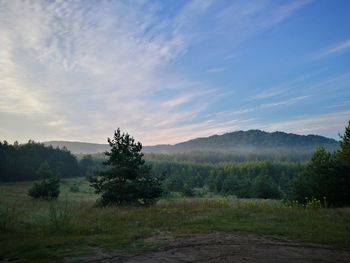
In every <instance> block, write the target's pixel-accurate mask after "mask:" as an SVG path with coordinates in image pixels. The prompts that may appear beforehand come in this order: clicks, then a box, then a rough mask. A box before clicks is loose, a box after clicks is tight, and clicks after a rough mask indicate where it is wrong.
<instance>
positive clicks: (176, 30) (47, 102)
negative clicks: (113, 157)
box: [0, 0, 350, 145]
mask: <svg viewBox="0 0 350 263" xmlns="http://www.w3.org/2000/svg"><path fill="white" fill-rule="evenodd" d="M349 10H350V1H347V0H343V1H341V0H332V1H329V0H317V1H316V0H315V1H311V0H309V1H308V0H300V1H297V0H296V1H275V0H274V1H268V0H256V1H245V0H238V1H235V0H227V1H220V0H215V1H214V0H213V1H210V0H208V1H207V0H200V1H196V0H194V1H190V0H175V1H166V0H163V1H154V0H152V1H144V0H138V1H136V0H135V1H127V0H125V1H117V0H115V1H103V0H101V1H97V0H96V1H89V0H84V1H83V0H82V1H68V0H67V1H51V0H50V1H49V0H47V1H41V0H33V1H18V0H0V140H7V141H9V142H13V141H15V140H18V141H19V142H26V141H28V140H29V139H33V140H35V141H48V140H70V141H85V142H96V143H105V142H106V138H107V137H111V136H113V131H114V130H116V129H117V128H118V127H120V128H121V130H122V131H124V132H128V133H130V134H131V135H132V136H133V137H135V139H137V140H139V141H141V142H142V143H143V144H144V145H154V144H168V143H170V144H173V143H177V142H181V141H185V140H188V139H192V138H197V137H205V136H210V135H214V134H223V133H226V132H231V131H237V130H249V129H262V130H265V131H285V132H293V133H298V134H320V135H323V136H327V137H332V138H335V139H339V136H338V134H339V133H342V132H343V131H344V127H345V126H346V124H347V122H348V120H350V16H349Z"/></svg>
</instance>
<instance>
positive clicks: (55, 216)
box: [49, 201, 73, 231]
mask: <svg viewBox="0 0 350 263" xmlns="http://www.w3.org/2000/svg"><path fill="white" fill-rule="evenodd" d="M72 215H73V210H72V208H71V207H70V205H69V204H68V202H67V201H65V202H64V203H59V202H57V201H52V202H50V206H49V219H50V225H51V227H52V229H53V230H55V231H64V230H67V229H69V225H70V223H71V221H72Z"/></svg>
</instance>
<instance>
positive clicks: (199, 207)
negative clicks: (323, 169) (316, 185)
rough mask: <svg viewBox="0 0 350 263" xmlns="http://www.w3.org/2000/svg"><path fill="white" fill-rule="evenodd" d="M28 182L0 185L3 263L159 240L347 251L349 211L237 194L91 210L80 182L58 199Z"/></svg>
mask: <svg viewBox="0 0 350 263" xmlns="http://www.w3.org/2000/svg"><path fill="white" fill-rule="evenodd" d="M32 184H33V182H16V183H1V184H0V260H3V259H6V260H17V261H20V262H28V261H29V262H46V261H51V260H60V259H62V258H65V257H72V256H79V255H84V254H89V253H91V251H92V250H93V249H96V248H98V249H102V250H106V251H116V250H120V251H141V250H157V249H159V248H161V247H162V246H163V245H164V244H163V243H162V242H159V241H154V240H153V241H150V240H152V239H148V238H149V237H154V236H158V235H163V234H166V235H172V236H179V235H186V234H200V233H203V234H204V233H205V234H207V233H213V232H219V233H220V232H223V233H237V232H239V233H254V234H257V235H264V236H282V237H286V238H289V239H292V240H297V241H307V242H313V243H319V244H327V245H332V246H335V247H338V248H345V249H349V248H350V224H349V222H350V208H321V206H320V205H319V203H317V202H311V203H310V204H309V206H307V207H304V206H300V205H298V204H296V203H284V202H282V201H275V200H262V199H238V198H235V197H234V196H226V197H221V196H215V195H212V196H210V197H203V198H183V197H173V198H165V199H161V200H159V201H158V202H157V203H156V204H155V205H153V206H151V207H135V206H111V207H105V208H100V207H98V206H96V199H97V198H98V197H97V196H96V195H95V194H94V193H93V190H92V189H91V188H90V187H89V185H88V183H87V182H86V181H85V180H84V178H75V179H65V180H62V182H61V194H60V197H59V198H58V200H57V201H40V200H32V199H30V198H29V197H28V196H27V191H28V188H29V187H30V186H31V185H32Z"/></svg>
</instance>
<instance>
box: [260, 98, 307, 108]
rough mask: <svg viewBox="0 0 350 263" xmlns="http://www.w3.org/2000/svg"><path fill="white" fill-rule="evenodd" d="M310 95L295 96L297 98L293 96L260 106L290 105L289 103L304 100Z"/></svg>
mask: <svg viewBox="0 0 350 263" xmlns="http://www.w3.org/2000/svg"><path fill="white" fill-rule="evenodd" d="M308 97H309V96H299V97H295V98H291V99H287V100H282V101H278V102H271V103H265V104H262V105H261V106H260V108H262V109H267V108H274V107H281V106H289V105H292V104H295V103H298V102H299V101H302V100H304V99H306V98H308Z"/></svg>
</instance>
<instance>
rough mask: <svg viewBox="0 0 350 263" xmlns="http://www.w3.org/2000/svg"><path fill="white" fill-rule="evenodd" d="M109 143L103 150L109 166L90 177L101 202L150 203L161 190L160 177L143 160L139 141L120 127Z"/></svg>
mask: <svg viewBox="0 0 350 263" xmlns="http://www.w3.org/2000/svg"><path fill="white" fill-rule="evenodd" d="M108 143H109V145H110V147H111V150H110V152H106V153H105V154H106V155H107V156H108V160H107V161H106V162H105V163H104V164H105V165H106V166H107V167H108V169H106V170H105V171H102V172H100V173H98V174H97V175H95V176H91V177H89V181H90V183H91V186H92V187H94V188H95V192H96V193H97V194H101V200H100V201H101V205H103V206H105V205H109V204H128V203H134V204H135V203H137V204H150V203H152V202H153V201H154V200H155V199H156V198H158V197H159V196H160V195H161V193H162V190H161V181H160V178H157V177H154V176H152V175H151V173H150V171H151V166H150V165H147V164H146V163H145V161H144V160H143V153H142V152H141V150H142V144H141V143H140V142H135V139H134V138H133V137H131V136H130V135H129V134H128V133H121V132H120V129H119V128H118V129H117V131H115V132H114V137H113V138H112V139H110V138H108Z"/></svg>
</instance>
